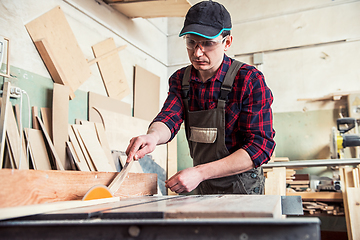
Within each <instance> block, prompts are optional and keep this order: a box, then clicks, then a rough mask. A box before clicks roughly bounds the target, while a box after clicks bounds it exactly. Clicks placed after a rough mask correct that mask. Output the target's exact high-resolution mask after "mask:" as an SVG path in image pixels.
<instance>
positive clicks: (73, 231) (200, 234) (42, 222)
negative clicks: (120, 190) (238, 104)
mask: <svg viewBox="0 0 360 240" xmlns="http://www.w3.org/2000/svg"><path fill="white" fill-rule="evenodd" d="M301 204H302V203H301V198H300V197H285V196H283V197H281V196H275V195H261V196H259V195H206V196H201V195H187V196H186V195H176V196H143V197H133V198H125V199H121V200H120V201H114V202H108V203H103V204H98V205H93V206H86V207H77V208H71V209H67V210H61V211H52V212H46V213H42V214H37V215H29V216H26V217H21V218H15V219H8V220H3V221H0V239H240V240H246V239H277V240H278V239H320V221H319V219H318V218H305V217H298V218H294V217H288V218H285V217H284V214H288V215H289V214H290V215H291V214H292V213H295V214H296V213H297V214H299V208H300V209H301V211H302V206H301Z"/></svg>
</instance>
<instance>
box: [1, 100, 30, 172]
mask: <svg viewBox="0 0 360 240" xmlns="http://www.w3.org/2000/svg"><path fill="white" fill-rule="evenodd" d="M7 107H8V110H7V115H8V117H7V118H8V119H7V129H6V135H7V137H8V140H9V145H10V149H8V150H9V151H10V152H11V154H10V155H11V156H12V157H13V160H14V164H15V166H14V167H15V168H18V169H29V163H28V162H27V159H26V155H25V152H24V150H25V149H24V148H22V145H21V142H20V133H19V128H18V126H17V123H16V119H15V115H14V111H13V108H12V105H11V104H9V105H7ZM20 159H21V160H20Z"/></svg>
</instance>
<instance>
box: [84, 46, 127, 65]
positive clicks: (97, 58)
mask: <svg viewBox="0 0 360 240" xmlns="http://www.w3.org/2000/svg"><path fill="white" fill-rule="evenodd" d="M125 48H126V45H123V46H120V47H117V48H115V49H113V50H110V51H109V52H107V53H104V54H103V55H101V56H98V57H96V58H94V59H91V60H89V61H88V63H89V65H92V64H94V63H97V62H99V61H100V60H102V59H105V58H107V57H109V56H110V55H112V54H114V53H117V52H119V51H121V50H123V49H125Z"/></svg>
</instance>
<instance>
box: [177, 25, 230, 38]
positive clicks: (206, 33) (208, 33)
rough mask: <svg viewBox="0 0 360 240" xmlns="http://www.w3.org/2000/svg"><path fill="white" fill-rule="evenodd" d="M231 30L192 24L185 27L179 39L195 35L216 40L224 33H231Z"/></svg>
mask: <svg viewBox="0 0 360 240" xmlns="http://www.w3.org/2000/svg"><path fill="white" fill-rule="evenodd" d="M230 30H231V28H223V29H221V30H219V29H216V28H213V27H210V26H204V25H201V24H190V25H187V26H186V27H184V28H183V29H182V30H181V32H180V34H179V37H182V36H184V35H186V34H195V35H198V36H201V37H204V38H207V39H214V38H217V37H218V36H220V34H221V33H222V32H223V31H230Z"/></svg>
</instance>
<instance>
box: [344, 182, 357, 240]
mask: <svg viewBox="0 0 360 240" xmlns="http://www.w3.org/2000/svg"><path fill="white" fill-rule="evenodd" d="M346 191H347V193H346V194H347V208H348V210H349V216H348V217H347V218H346V220H348V222H349V225H350V228H351V237H350V236H348V237H349V239H354V240H355V239H360V228H359V226H360V188H355V187H349V188H347V189H346ZM348 222H346V224H348ZM348 234H349V232H348Z"/></svg>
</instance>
